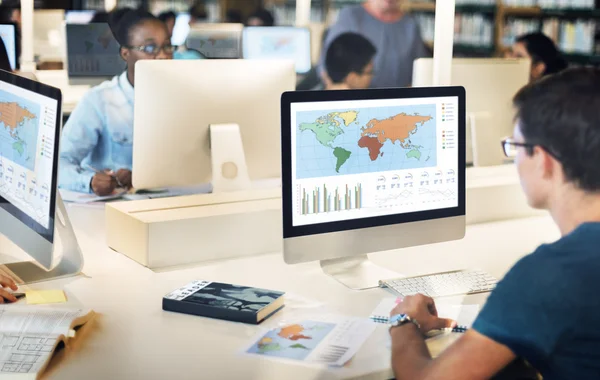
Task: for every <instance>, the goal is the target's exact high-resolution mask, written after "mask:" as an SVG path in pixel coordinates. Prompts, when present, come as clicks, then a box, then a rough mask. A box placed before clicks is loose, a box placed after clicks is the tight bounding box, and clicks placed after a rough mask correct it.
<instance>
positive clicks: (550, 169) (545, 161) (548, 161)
mask: <svg viewBox="0 0 600 380" xmlns="http://www.w3.org/2000/svg"><path fill="white" fill-rule="evenodd" d="M533 149H534V156H536V157H537V160H538V162H537V163H538V168H539V170H541V173H542V175H543V177H544V178H552V177H553V176H554V175H555V174H556V171H557V170H558V169H559V166H560V164H559V162H558V161H556V159H555V158H554V157H553V156H552V155H551V154H550V153H548V152H547V151H546V150H545V149H544V148H542V147H539V146H536V147H534V148H533Z"/></svg>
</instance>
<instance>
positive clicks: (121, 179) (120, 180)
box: [116, 169, 131, 190]
mask: <svg viewBox="0 0 600 380" xmlns="http://www.w3.org/2000/svg"><path fill="white" fill-rule="evenodd" d="M116 177H117V184H118V185H119V187H123V188H125V189H128V190H129V189H131V170H127V169H119V171H118V172H117V174H116Z"/></svg>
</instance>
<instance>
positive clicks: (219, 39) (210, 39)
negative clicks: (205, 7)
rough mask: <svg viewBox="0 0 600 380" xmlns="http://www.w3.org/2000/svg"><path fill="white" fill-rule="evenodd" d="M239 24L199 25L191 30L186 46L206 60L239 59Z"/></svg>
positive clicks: (240, 28)
mask: <svg viewBox="0 0 600 380" xmlns="http://www.w3.org/2000/svg"><path fill="white" fill-rule="evenodd" d="M242 28H243V26H242V25H241V24H199V25H194V27H193V28H191V30H190V33H189V35H188V39H187V42H186V45H187V47H188V48H189V49H193V50H197V51H199V52H200V53H202V55H204V56H205V57H206V58H240V56H241V46H240V45H241V38H242Z"/></svg>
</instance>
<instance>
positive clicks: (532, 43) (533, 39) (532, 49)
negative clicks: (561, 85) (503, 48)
mask: <svg viewBox="0 0 600 380" xmlns="http://www.w3.org/2000/svg"><path fill="white" fill-rule="evenodd" d="M516 41H517V42H520V43H522V44H523V45H525V48H526V49H527V52H528V53H529V56H530V57H531V61H532V62H533V63H540V62H541V63H543V64H544V65H545V66H546V70H544V75H550V74H555V73H558V72H560V71H562V70H564V69H566V68H567V67H568V66H569V64H568V63H567V61H566V60H565V59H564V58H563V57H562V55H561V54H560V52H559V51H558V49H557V48H556V45H554V42H552V40H551V39H550V38H548V37H547V36H546V35H545V34H543V33H539V32H537V33H529V34H525V35H523V36H520V37H517V39H516Z"/></svg>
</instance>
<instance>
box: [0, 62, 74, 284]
mask: <svg viewBox="0 0 600 380" xmlns="http://www.w3.org/2000/svg"><path fill="white" fill-rule="evenodd" d="M61 120H62V115H61V93H60V90H58V89H56V88H53V87H50V86H46V85H43V84H41V83H38V82H34V81H32V80H29V79H26V78H23V77H20V76H17V75H14V74H11V73H8V72H5V71H0V135H1V136H0V137H1V138H0V153H1V154H0V233H1V234H2V235H4V237H6V238H8V239H9V240H10V241H12V243H14V245H15V246H17V247H18V248H20V249H21V250H22V251H24V252H25V253H26V254H27V255H29V256H30V257H32V258H33V259H34V260H35V264H34V263H33V262H18V263H11V264H6V265H4V266H0V271H2V272H5V273H8V274H9V275H10V276H11V277H13V278H15V279H16V280H17V281H18V282H19V283H28V282H35V281H40V280H44V279H49V278H53V277H57V276H64V275H68V274H75V273H78V272H79V271H80V269H81V264H82V259H81V254H80V252H79V248H78V245H77V240H76V239H75V235H74V234H73V230H72V229H71V225H70V224H69V220H68V215H67V214H66V210H65V208H64V205H63V204H62V202H61V201H60V197H59V196H58V192H57V177H58V153H59V140H60V130H61V128H60V126H61ZM57 237H60V239H58V240H59V241H60V242H61V245H62V248H63V249H64V250H65V251H64V253H63V255H62V260H61V261H60V262H59V263H58V265H56V266H55V264H56V262H55V261H56V260H55V259H57V258H58V256H59V255H58V253H60V252H57V250H56V249H55V248H54V243H55V241H57V239H56V238H57Z"/></svg>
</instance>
